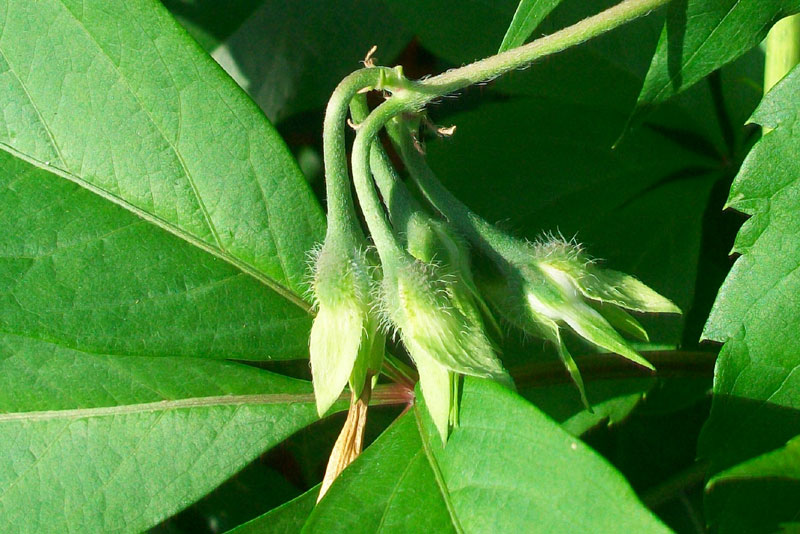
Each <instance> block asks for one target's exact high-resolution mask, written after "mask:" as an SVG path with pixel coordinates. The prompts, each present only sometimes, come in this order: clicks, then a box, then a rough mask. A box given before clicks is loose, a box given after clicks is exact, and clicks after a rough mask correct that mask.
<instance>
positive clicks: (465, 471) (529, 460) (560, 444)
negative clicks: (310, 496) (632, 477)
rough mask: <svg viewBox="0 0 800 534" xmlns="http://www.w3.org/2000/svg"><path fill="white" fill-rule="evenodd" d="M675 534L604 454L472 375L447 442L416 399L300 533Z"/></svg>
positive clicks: (336, 486) (347, 473) (338, 483)
mask: <svg viewBox="0 0 800 534" xmlns="http://www.w3.org/2000/svg"><path fill="white" fill-rule="evenodd" d="M492 531H495V532H515V531H517V532H648V533H649V532H668V529H666V528H665V527H664V526H663V525H661V523H659V522H658V520H657V519H655V517H654V516H653V515H652V514H650V512H649V511H647V510H646V509H645V508H644V507H643V506H642V505H641V504H640V503H639V502H638V500H637V499H636V496H635V495H634V493H633V491H632V490H631V489H630V487H629V486H628V485H627V483H626V482H625V480H624V479H623V478H622V477H621V476H620V475H619V473H617V472H616V471H615V470H614V469H613V468H611V467H610V466H609V465H608V464H607V463H606V462H605V461H604V460H602V459H601V458H600V457H599V456H598V455H596V454H595V453H594V452H592V451H591V449H589V448H588V447H587V446H585V445H584V444H582V443H581V442H579V441H578V440H577V439H576V438H574V437H572V436H571V435H569V434H567V433H566V432H564V431H563V430H562V429H561V428H560V427H559V426H558V425H557V424H555V423H554V422H553V421H551V420H550V419H548V418H547V417H546V416H545V415H543V414H542V413H541V412H539V411H538V410H537V409H536V408H534V407H533V406H532V405H531V404H529V403H527V402H526V401H524V400H523V399H521V398H520V397H518V396H517V395H515V394H514V393H511V392H510V391H508V390H506V389H504V388H502V387H501V386H498V385H497V384H494V383H491V382H487V381H482V380H479V379H467V380H466V381H465V384H464V392H463V398H462V407H461V421H460V424H459V427H458V428H457V429H455V430H454V431H453V433H452V435H451V436H450V439H449V440H448V442H447V446H446V447H445V448H442V445H441V442H440V441H439V439H438V437H437V433H436V431H435V429H434V427H433V423H432V422H431V421H430V419H429V417H428V415H427V412H426V411H425V410H424V409H422V408H421V407H420V406H419V405H417V406H416V407H415V408H414V409H413V410H412V412H411V413H408V414H406V415H405V416H403V417H402V418H400V419H399V420H398V421H397V422H395V424H394V425H393V426H392V427H391V428H390V429H389V430H388V431H387V432H386V433H385V434H384V435H383V436H382V437H381V438H379V439H378V441H376V442H375V444H373V446H372V447H370V448H369V449H367V450H366V451H365V452H364V454H363V455H362V456H361V457H360V458H359V459H358V460H356V462H355V463H353V464H352V465H351V466H350V467H349V468H348V469H347V470H346V471H345V472H344V473H343V474H342V475H341V476H340V478H339V479H337V481H336V482H335V483H334V484H333V486H332V487H331V489H330V491H329V493H328V494H327V495H326V496H325V498H324V499H323V500H322V501H321V502H320V503H319V504H318V505H317V507H316V508H315V509H314V511H313V513H312V514H311V517H310V518H309V520H308V522H307V523H306V525H305V528H304V530H303V532H309V533H311V532H315V533H316V532H325V533H331V534H335V533H337V532H343V533H344V532H347V533H350V534H357V533H360V532H364V533H367V532H369V533H370V534H371V533H374V532H383V533H389V532H402V533H404V534H405V533H411V532H425V533H427V532H476V533H478V532H480V533H483V532H492Z"/></svg>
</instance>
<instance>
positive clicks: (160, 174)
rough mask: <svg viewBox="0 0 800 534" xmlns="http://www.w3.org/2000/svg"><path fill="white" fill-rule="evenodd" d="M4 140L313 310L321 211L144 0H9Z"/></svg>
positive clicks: (217, 79)
mask: <svg viewBox="0 0 800 534" xmlns="http://www.w3.org/2000/svg"><path fill="white" fill-rule="evenodd" d="M0 12H2V13H3V33H2V37H0V84H1V86H2V91H0V107H1V108H3V109H4V110H6V112H5V113H4V114H3V115H2V117H0V149H2V150H4V151H6V152H8V153H10V154H12V155H14V156H16V157H18V158H20V159H24V160H26V161H28V162H29V163H31V164H33V165H36V166H38V167H40V168H43V169H48V170H50V171H51V172H53V173H55V174H58V175H59V176H61V177H63V178H65V179H67V180H70V181H72V182H75V183H77V184H79V185H81V186H82V187H85V188H87V189H89V190H91V191H93V192H94V193H96V194H98V195H100V196H102V197H104V198H106V199H107V200H109V201H111V202H114V203H117V204H119V205H121V206H123V207H125V208H126V209H128V210H130V211H132V212H133V213H135V214H137V215H139V216H140V217H142V218H144V219H146V220H148V221H149V222H151V223H153V224H155V225H157V226H160V227H161V228H163V229H165V230H167V231H169V232H171V233H173V234H175V235H177V236H179V237H181V238H183V239H184V240H186V241H189V242H190V243H192V244H194V245H195V246H197V247H200V248H202V249H204V250H206V251H207V252H210V253H211V254H214V255H215V256H217V257H218V258H220V259H222V260H224V261H226V262H228V263H230V264H232V265H234V266H236V267H237V268H238V269H239V270H240V271H242V272H245V273H247V274H248V275H250V276H252V277H254V278H257V279H258V280H259V281H261V282H262V283H264V284H266V285H267V286H269V287H270V288H271V289H272V290H274V291H275V292H277V293H279V294H281V295H282V296H283V297H285V298H286V299H288V300H291V301H293V302H295V303H296V304H297V305H299V306H301V307H307V305H306V304H305V303H304V302H303V301H302V299H301V298H300V297H298V296H297V293H298V292H301V291H302V290H303V287H304V284H303V279H304V276H305V273H306V259H305V254H306V251H307V250H309V249H310V248H311V247H312V246H313V245H314V243H315V242H317V241H319V240H320V239H321V236H322V234H323V217H322V213H321V211H320V208H319V206H318V204H317V202H316V201H315V200H314V198H313V196H312V195H311V192H310V191H309V189H308V187H307V185H306V184H305V181H304V179H303V176H302V175H301V173H300V171H299V169H298V168H297V164H296V163H295V162H294V160H293V159H292V157H291V155H290V154H289V152H288V151H287V149H286V147H285V145H284V144H283V141H282V140H281V139H280V137H279V136H278V134H277V133H276V132H275V130H274V129H273V128H272V127H271V126H270V124H269V123H268V122H267V121H266V120H265V119H264V117H263V115H262V114H261V113H260V112H259V111H258V109H257V107H256V106H255V105H254V104H253V103H252V102H251V101H250V100H249V99H248V98H247V97H246V95H244V94H243V93H242V92H241V91H240V90H239V89H238V88H237V87H236V85H235V83H234V82H233V81H232V80H230V79H229V78H228V77H227V76H226V75H225V74H224V72H223V71H222V70H221V69H220V68H219V67H218V66H217V65H216V64H215V63H214V62H213V60H211V58H209V57H208V56H207V55H206V54H204V53H203V52H202V50H201V49H200V48H199V47H198V46H197V45H196V44H195V43H194V42H193V40H192V39H191V38H190V37H189V36H188V35H186V33H185V32H184V31H183V30H182V29H181V28H180V26H179V25H178V24H177V23H176V22H175V21H174V20H173V19H172V17H170V15H169V13H168V12H167V11H166V9H164V8H163V7H162V6H161V5H160V4H158V3H156V2H153V1H149V0H134V1H122V0H111V1H108V0H90V1H88V2H84V1H77V0H43V1H41V2H34V3H31V2H27V1H21V0H3V1H2V2H0Z"/></svg>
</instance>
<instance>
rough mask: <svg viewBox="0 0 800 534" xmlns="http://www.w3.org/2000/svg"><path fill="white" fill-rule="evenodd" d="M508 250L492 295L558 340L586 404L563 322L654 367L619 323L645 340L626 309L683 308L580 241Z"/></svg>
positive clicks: (522, 323)
mask: <svg viewBox="0 0 800 534" xmlns="http://www.w3.org/2000/svg"><path fill="white" fill-rule="evenodd" d="M503 250H504V252H503V254H502V256H503V258H504V260H505V262H506V263H505V264H504V265H501V270H502V274H503V277H502V280H499V281H495V282H494V283H491V284H489V285H488V286H487V290H488V294H489V297H490V299H491V300H492V301H493V302H494V303H495V305H496V306H497V308H498V309H499V310H500V311H501V312H502V313H503V314H504V316H505V317H506V318H507V319H508V320H509V322H511V323H512V324H514V325H516V326H517V327H519V328H520V329H522V330H523V331H526V332H529V333H531V334H535V335H537V334H538V335H540V336H542V337H544V338H546V339H549V340H551V341H552V342H553V343H554V344H555V345H556V347H557V348H558V352H559V356H560V357H561V359H562V360H563V361H564V364H565V365H566V367H567V369H568V370H569V372H570V374H571V376H572V378H573V380H574V381H575V383H576V385H577V386H578V389H579V391H580V393H581V399H582V400H583V402H584V404H586V405H587V406H588V401H587V399H586V394H585V391H584V387H583V381H582V379H581V377H580V372H579V371H578V367H577V365H576V364H575V361H574V360H573V359H572V356H571V355H570V354H569V352H568V351H567V348H566V346H565V345H564V342H563V341H562V339H561V333H560V328H561V327H562V326H567V327H569V328H570V329H571V330H572V331H573V332H575V333H576V334H578V335H579V336H580V337H582V338H584V339H585V340H587V341H589V342H590V343H592V344H594V345H596V346H598V347H600V348H602V349H605V350H608V351H610V352H614V353H617V354H619V355H621V356H624V357H625V358H627V359H629V360H631V361H633V362H635V363H636V364H638V365H641V366H644V367H647V368H648V369H653V366H652V365H651V364H650V362H648V361H647V360H646V359H645V358H643V357H642V356H641V355H639V354H638V353H637V352H636V351H635V350H634V349H633V348H631V346H630V345H629V344H628V343H627V342H626V341H625V340H624V339H623V338H622V336H620V334H619V333H618V332H617V330H616V329H615V327H616V328H619V329H620V330H622V331H623V332H626V333H628V334H631V335H634V336H635V337H638V338H640V339H645V340H646V339H647V333H646V332H645V331H644V328H642V326H641V325H640V324H639V323H638V321H636V319H634V318H633V317H632V316H630V315H629V314H628V313H626V312H625V311H624V309H629V310H634V311H638V312H660V313H680V309H678V307H677V306H675V305H674V304H673V303H672V302H670V301H669V300H668V299H666V298H664V297H662V296H661V295H659V294H658V293H656V292H655V291H653V290H652V289H650V288H649V287H647V286H646V285H644V284H643V283H642V282H640V281H639V280H637V279H636V278H634V277H632V276H630V275H627V274H624V273H620V272H617V271H611V270H605V269H602V268H600V267H599V266H598V265H596V264H595V263H594V262H593V261H591V260H590V259H588V258H587V257H586V256H585V255H584V254H583V252H582V250H581V249H580V247H579V246H578V245H577V244H575V243H569V242H566V241H564V240H561V239H552V238H551V239H549V240H547V241H542V242H538V243H535V244H529V243H525V242H517V243H515V245H514V246H513V247H509V246H508V245H506V246H505V247H504V248H503ZM590 303H591V304H590ZM623 308H624V309H623Z"/></svg>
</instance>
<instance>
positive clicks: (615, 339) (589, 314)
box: [561, 301, 655, 371]
mask: <svg viewBox="0 0 800 534" xmlns="http://www.w3.org/2000/svg"><path fill="white" fill-rule="evenodd" d="M561 312H562V319H563V320H564V322H566V323H567V324H568V325H569V326H570V328H572V329H573V330H574V331H575V333H576V334H578V335H579V336H581V337H582V338H584V339H586V340H587V341H589V342H591V343H593V344H595V345H597V346H598V347H600V348H603V349H606V350H608V351H610V352H614V353H616V354H619V355H620V356H623V357H625V358H627V359H628V360H630V361H632V362H634V363H636V364H639V365H641V366H642V367H646V368H647V369H650V370H651V371H654V370H655V367H653V364H651V363H650V362H649V361H647V360H646V359H644V358H643V357H642V356H641V355H640V354H639V353H638V352H636V351H635V350H633V349H632V348H631V347H630V345H628V344H627V343H626V342H625V340H624V339H622V337H621V336H620V335H619V334H618V333H617V331H616V330H614V327H613V326H611V325H610V324H609V323H608V321H606V320H605V319H604V318H603V316H602V315H600V314H599V313H598V312H596V311H595V310H593V309H592V308H590V307H589V306H588V305H586V304H585V303H583V302H580V301H579V302H572V303H569V304H565V305H563V306H562V307H561Z"/></svg>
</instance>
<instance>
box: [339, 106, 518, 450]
mask: <svg viewBox="0 0 800 534" xmlns="http://www.w3.org/2000/svg"><path fill="white" fill-rule="evenodd" d="M351 109H352V111H353V119H354V120H356V121H358V120H360V119H363V118H364V117H365V116H366V104H365V103H364V102H363V100H361V99H358V98H357V99H355V100H354V101H353V103H352V104H351ZM354 157H355V156H354ZM367 157H369V160H370V164H369V170H370V173H371V175H372V176H374V179H375V182H376V183H377V184H378V186H379V188H380V190H381V193H382V195H383V200H384V204H385V205H386V206H387V207H388V212H389V217H390V219H391V221H392V223H393V226H394V228H395V229H398V230H400V233H402V234H403V235H404V237H405V247H404V246H403V243H401V242H400V240H399V239H397V238H396V237H395V236H394V233H393V231H392V230H391V229H390V228H389V227H388V223H387V222H386V221H385V219H384V218H383V209H382V208H381V209H380V211H377V209H376V212H377V213H379V214H380V215H381V217H374V216H373V219H372V222H371V224H370V226H371V228H372V227H374V226H376V225H380V226H381V227H382V228H381V230H380V231H381V232H383V235H384V236H385V239H384V240H381V239H377V240H376V246H377V249H378V253H379V254H380V256H381V261H382V264H383V283H382V286H381V287H382V289H381V300H382V306H381V308H382V310H383V313H384V316H385V323H386V325H387V328H388V329H391V330H394V331H395V332H397V333H398V334H399V336H400V339H401V340H402V341H403V344H404V345H405V347H406V348H407V350H408V353H409V355H410V356H411V359H412V360H414V363H415V364H416V366H417V370H418V371H419V375H420V387H421V389H422V395H423V396H424V398H425V403H426V406H427V407H428V411H429V413H430V414H431V417H432V419H433V421H434V423H435V425H436V427H437V429H438V431H439V433H440V435H441V437H442V442H446V439H447V435H448V432H449V428H450V426H451V425H453V424H454V423H455V422H456V421H457V402H456V400H457V389H458V375H459V374H467V375H472V376H478V377H484V378H490V379H494V380H498V381H500V382H503V383H505V384H510V383H511V379H510V377H509V376H508V374H507V373H506V371H505V370H504V369H503V366H502V364H501V363H500V360H499V359H498V358H497V356H496V355H495V350H494V347H493V345H492V343H491V341H490V340H489V338H488V336H487V335H486V332H485V328H484V324H483V319H482V316H481V310H480V307H479V304H478V302H482V300H481V299H480V297H479V296H478V292H477V289H476V288H475V284H474V281H473V280H472V274H471V271H470V268H469V260H468V256H467V255H466V251H465V250H464V248H463V245H462V244H460V243H459V241H458V239H457V238H456V237H455V236H454V235H453V234H452V233H451V232H450V231H449V230H447V228H446V227H445V226H444V225H443V224H442V223H441V222H440V221H436V220H434V219H433V218H432V217H431V216H430V215H428V214H426V213H425V212H424V211H423V210H422V208H421V206H419V204H418V203H417V202H416V201H415V200H414V199H413V197H411V195H410V193H409V192H408V191H407V190H406V189H405V186H404V185H403V184H402V182H401V181H400V179H399V177H398V176H397V175H396V173H395V170H394V168H393V167H392V165H391V163H390V162H389V160H388V157H387V156H386V154H385V153H384V152H383V149H382V148H381V147H380V145H379V144H378V143H377V142H375V143H373V144H372V145H371V150H370V154H369V155H367ZM354 168H355V163H354ZM358 185H359V184H358V182H357V186H358ZM363 185H364V184H363V181H362V183H361V187H362V190H363ZM367 185H369V183H367ZM372 192H373V193H374V190H373V191H372ZM363 196H364V195H362V194H361V191H359V198H360V200H361V201H362V207H363V206H364V198H363ZM375 200H377V196H376V197H375ZM375 204H376V205H375V207H376V208H378V207H379V204H377V202H376V203H375ZM369 209H370V208H368V210H369ZM377 213H376V214H377ZM366 214H367V212H365V215H366ZM367 221H368V222H370V218H369V217H368V218H367ZM383 225H386V226H385V227H383ZM373 235H375V234H374V233H373Z"/></svg>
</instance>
